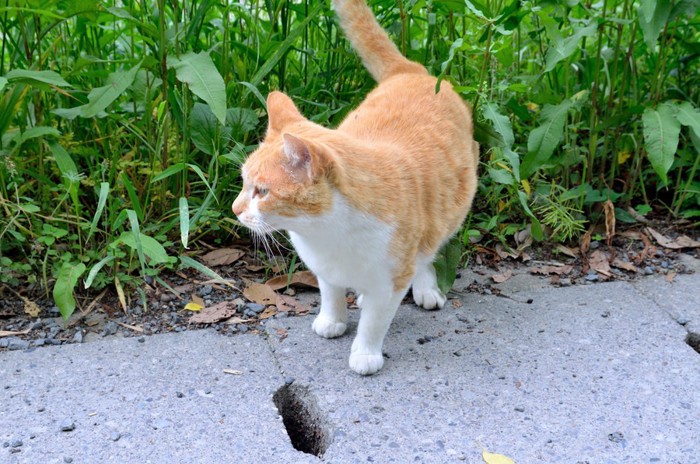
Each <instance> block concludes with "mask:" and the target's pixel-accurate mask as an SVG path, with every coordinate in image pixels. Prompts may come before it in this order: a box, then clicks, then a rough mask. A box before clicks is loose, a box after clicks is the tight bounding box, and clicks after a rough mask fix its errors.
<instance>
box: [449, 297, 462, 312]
mask: <svg viewBox="0 0 700 464" xmlns="http://www.w3.org/2000/svg"><path fill="white" fill-rule="evenodd" d="M450 303H451V304H452V307H453V308H455V309H457V308H461V307H462V300H460V299H459V298H452V299H451V300H450Z"/></svg>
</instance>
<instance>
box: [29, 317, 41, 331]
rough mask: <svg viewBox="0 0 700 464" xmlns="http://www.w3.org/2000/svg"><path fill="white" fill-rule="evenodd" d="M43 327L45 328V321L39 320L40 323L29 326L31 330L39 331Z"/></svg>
mask: <svg viewBox="0 0 700 464" xmlns="http://www.w3.org/2000/svg"><path fill="white" fill-rule="evenodd" d="M42 327H44V321H42V320H41V319H39V320H38V321H36V322H34V323H33V324H32V325H30V326H29V328H30V329H31V330H39V329H41V328H42Z"/></svg>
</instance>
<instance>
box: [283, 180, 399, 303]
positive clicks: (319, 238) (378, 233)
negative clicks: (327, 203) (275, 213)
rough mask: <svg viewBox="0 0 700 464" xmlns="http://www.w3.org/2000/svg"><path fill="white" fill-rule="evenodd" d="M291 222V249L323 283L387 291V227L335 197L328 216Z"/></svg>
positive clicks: (389, 229)
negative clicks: (294, 250)
mask: <svg viewBox="0 0 700 464" xmlns="http://www.w3.org/2000/svg"><path fill="white" fill-rule="evenodd" d="M294 222H295V224H293V225H292V227H289V236H290V238H291V240H292V243H293V244H294V247H295V248H296V250H297V252H298V253H299V256H300V257H301V259H302V260H303V261H304V263H306V265H307V266H308V267H309V269H311V270H312V271H313V272H314V273H315V274H316V275H318V276H319V277H321V278H322V279H324V280H325V281H326V282H328V283H330V284H332V285H336V286H339V287H346V288H353V289H355V290H357V291H359V292H366V291H367V290H370V289H377V288H381V287H386V286H387V285H389V288H390V287H391V275H392V272H391V271H392V268H393V266H394V264H395V263H394V261H395V260H394V259H392V257H391V256H390V254H389V244H390V241H391V236H392V227H391V226H390V225H388V224H385V223H383V222H381V221H379V220H378V219H377V218H375V217H373V216H371V215H368V214H365V213H362V212H360V211H358V210H356V209H355V208H353V207H352V206H350V205H349V204H348V202H347V201H346V200H345V198H344V197H343V196H342V195H341V194H339V193H336V194H335V195H334V198H333V206H332V208H331V210H330V211H329V212H328V213H325V214H323V215H320V216H313V217H307V218H297V220H295V221H294Z"/></svg>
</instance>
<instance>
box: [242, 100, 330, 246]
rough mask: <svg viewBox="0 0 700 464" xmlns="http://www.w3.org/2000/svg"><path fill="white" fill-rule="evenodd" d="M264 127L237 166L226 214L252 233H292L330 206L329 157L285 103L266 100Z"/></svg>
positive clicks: (290, 104) (291, 106)
mask: <svg viewBox="0 0 700 464" xmlns="http://www.w3.org/2000/svg"><path fill="white" fill-rule="evenodd" d="M267 112H268V117H269V125H268V129H267V135H266V136H265V140H264V141H263V143H262V144H260V146H259V147H258V149H257V150H255V152H253V153H252V154H251V155H250V156H249V157H248V159H247V160H246V161H245V163H244V164H243V167H242V168H241V174H242V176H243V187H242V188H241V193H240V194H239V195H238V197H237V198H236V200H235V201H234V202H233V205H232V209H233V212H234V214H235V215H236V216H238V219H239V220H240V222H241V223H242V224H243V225H245V226H246V227H249V228H250V229H252V230H253V231H255V232H257V233H262V234H267V233H269V232H271V231H272V230H278V229H286V230H295V228H296V227H297V226H299V225H301V224H304V223H307V222H308V221H309V219H310V218H312V217H313V216H317V215H319V214H323V213H324V212H326V211H328V210H329V209H330V207H331V203H332V200H333V188H332V181H331V179H332V172H333V170H334V164H335V163H334V161H333V154H332V153H331V151H330V149H329V147H327V146H326V145H325V144H323V143H319V142H318V141H317V140H314V137H313V134H314V130H322V129H320V128H319V127H318V126H316V125H315V124H313V123H311V122H310V121H308V120H306V119H305V118H304V117H303V116H302V115H301V113H299V111H298V110H297V108H296V107H295V106H294V103H293V102H292V100H291V99H289V97H287V96H286V95H284V94H282V93H280V92H272V93H271V94H270V95H269V96H268V98H267Z"/></svg>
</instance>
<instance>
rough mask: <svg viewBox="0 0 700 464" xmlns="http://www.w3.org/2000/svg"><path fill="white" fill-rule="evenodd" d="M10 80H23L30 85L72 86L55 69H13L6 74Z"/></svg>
mask: <svg viewBox="0 0 700 464" xmlns="http://www.w3.org/2000/svg"><path fill="white" fill-rule="evenodd" d="M5 78H6V79H7V81H8V82H22V83H25V84H30V85H37V84H39V85H41V84H48V85H55V86H56V87H70V86H71V85H70V84H69V83H68V82H66V81H65V80H64V79H63V78H62V77H61V75H60V74H58V73H56V72H54V71H34V70H31V69H13V70H12V71H10V72H8V73H7V74H6V75H5Z"/></svg>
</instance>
